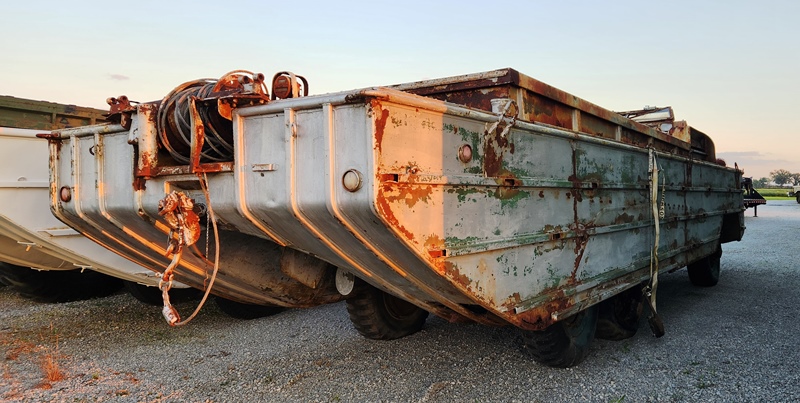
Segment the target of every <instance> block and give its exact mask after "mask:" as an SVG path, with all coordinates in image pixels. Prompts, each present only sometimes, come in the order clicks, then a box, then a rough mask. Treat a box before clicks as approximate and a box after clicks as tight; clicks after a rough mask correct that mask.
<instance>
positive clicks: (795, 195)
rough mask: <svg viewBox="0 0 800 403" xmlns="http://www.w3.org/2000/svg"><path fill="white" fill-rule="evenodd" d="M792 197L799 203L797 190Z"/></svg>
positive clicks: (799, 197)
mask: <svg viewBox="0 0 800 403" xmlns="http://www.w3.org/2000/svg"><path fill="white" fill-rule="evenodd" d="M794 198H795V200H797V203H798V204H800V194H798V192H795V194H794Z"/></svg>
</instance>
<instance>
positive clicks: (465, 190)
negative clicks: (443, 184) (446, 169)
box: [446, 186, 481, 203]
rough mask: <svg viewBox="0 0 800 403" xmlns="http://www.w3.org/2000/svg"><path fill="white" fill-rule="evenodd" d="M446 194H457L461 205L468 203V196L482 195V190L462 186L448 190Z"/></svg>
mask: <svg viewBox="0 0 800 403" xmlns="http://www.w3.org/2000/svg"><path fill="white" fill-rule="evenodd" d="M446 192H447V193H450V194H452V193H455V194H456V198H457V199H458V202H459V203H464V202H465V201H467V196H469V195H472V194H476V193H481V190H480V189H478V188H476V187H470V186H463V187H462V186H456V187H452V188H449V189H447V190H446ZM473 199H474V198H473Z"/></svg>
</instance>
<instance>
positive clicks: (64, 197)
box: [58, 186, 72, 203]
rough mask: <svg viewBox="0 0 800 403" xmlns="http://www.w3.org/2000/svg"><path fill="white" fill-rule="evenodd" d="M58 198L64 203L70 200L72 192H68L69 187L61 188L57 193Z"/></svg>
mask: <svg viewBox="0 0 800 403" xmlns="http://www.w3.org/2000/svg"><path fill="white" fill-rule="evenodd" d="M58 196H59V198H61V201H62V202H64V203H66V202H68V201H70V200H72V191H71V190H69V186H62V187H61V189H60V190H59V191H58Z"/></svg>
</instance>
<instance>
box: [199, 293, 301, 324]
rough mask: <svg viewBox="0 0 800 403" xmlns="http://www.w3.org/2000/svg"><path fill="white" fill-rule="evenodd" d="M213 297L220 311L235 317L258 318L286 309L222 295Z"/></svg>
mask: <svg viewBox="0 0 800 403" xmlns="http://www.w3.org/2000/svg"><path fill="white" fill-rule="evenodd" d="M214 299H215V300H216V303H217V307H218V308H219V310H220V311H222V312H224V313H225V314H226V315H228V316H230V317H232V318H236V319H244V320H251V319H258V318H263V317H266V316H272V315H275V314H276V313H279V312H282V311H284V310H285V309H286V308H283V307H280V306H267V305H254V304H244V303H241V302H236V301H231V300H229V299H225V298H222V297H216V298H214Z"/></svg>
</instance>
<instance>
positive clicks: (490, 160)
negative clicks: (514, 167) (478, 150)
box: [483, 125, 513, 177]
mask: <svg viewBox="0 0 800 403" xmlns="http://www.w3.org/2000/svg"><path fill="white" fill-rule="evenodd" d="M503 128H504V127H503V125H498V127H497V129H495V131H494V133H489V132H484V135H485V137H486V141H484V143H483V173H484V175H486V176H487V177H492V176H500V174H501V173H502V172H503V153H504V152H505V149H506V148H509V141H508V138H507V137H504V136H501V133H502V132H503ZM512 148H513V145H512ZM512 153H513V151H512Z"/></svg>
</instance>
